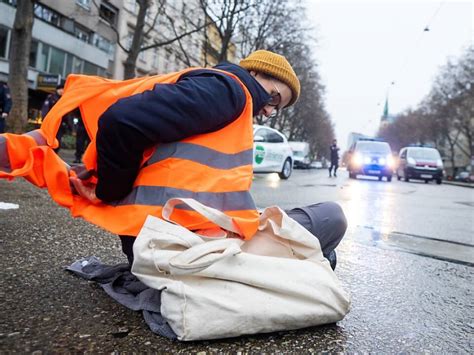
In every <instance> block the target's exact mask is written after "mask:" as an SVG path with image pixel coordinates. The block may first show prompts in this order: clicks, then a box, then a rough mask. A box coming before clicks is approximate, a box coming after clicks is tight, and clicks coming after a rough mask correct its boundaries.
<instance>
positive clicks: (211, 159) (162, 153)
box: [146, 142, 253, 169]
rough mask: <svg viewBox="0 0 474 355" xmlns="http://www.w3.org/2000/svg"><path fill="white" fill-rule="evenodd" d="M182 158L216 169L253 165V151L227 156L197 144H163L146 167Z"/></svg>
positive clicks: (248, 150)
mask: <svg viewBox="0 0 474 355" xmlns="http://www.w3.org/2000/svg"><path fill="white" fill-rule="evenodd" d="M171 157H175V158H181V159H187V160H192V161H195V162H197V163H201V164H205V165H208V166H211V167H213V168H216V169H232V168H235V167H238V166H242V165H247V164H252V158H253V149H247V150H245V151H243V152H239V153H234V154H225V153H221V152H218V151H215V150H213V149H210V148H207V147H202V146H199V145H196V144H190V143H183V142H176V143H168V144H162V145H160V146H159V147H157V149H156V150H155V152H154V153H153V155H152V156H151V158H150V159H149V160H148V161H147V162H146V165H151V164H153V163H157V162H159V161H161V160H165V159H167V158H171Z"/></svg>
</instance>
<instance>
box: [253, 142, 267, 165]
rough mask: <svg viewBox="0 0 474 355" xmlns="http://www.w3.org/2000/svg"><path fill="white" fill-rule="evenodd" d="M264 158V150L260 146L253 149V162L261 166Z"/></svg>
mask: <svg viewBox="0 0 474 355" xmlns="http://www.w3.org/2000/svg"><path fill="white" fill-rule="evenodd" d="M264 157H265V149H264V148H263V147H262V146H261V145H257V146H256V147H255V162H256V163H257V164H261V163H262V161H263V158H264Z"/></svg>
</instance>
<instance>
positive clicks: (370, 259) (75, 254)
mask: <svg viewBox="0 0 474 355" xmlns="http://www.w3.org/2000/svg"><path fill="white" fill-rule="evenodd" d="M313 173H314V172H308V173H304V174H301V173H295V175H294V176H292V177H291V178H290V180H288V181H287V182H281V181H280V182H273V181H271V180H270V181H269V182H267V181H266V180H265V179H263V178H256V180H255V182H254V188H253V189H254V191H255V192H257V193H256V198H257V201H260V202H261V203H262V204H263V203H265V204H267V201H265V198H267V196H272V197H273V199H274V201H275V200H276V201H277V202H278V203H280V202H281V203H282V204H283V205H284V204H285V203H286V204H287V205H290V204H291V203H294V202H295V199H298V198H299V195H300V194H301V195H302V196H310V195H311V193H313V194H316V195H319V196H320V198H330V197H331V196H332V195H331V194H332V193H334V191H351V189H353V191H352V192H351V194H352V195H351V196H352V197H351V198H348V200H347V201H346V200H344V201H342V200H341V204H343V207H344V208H345V211H346V214H347V215H348V218H349V220H350V221H353V220H354V216H359V215H358V214H357V213H359V212H361V211H357V209H356V208H354V205H351V201H353V200H354V198H355V197H354V196H356V195H354V193H355V192H357V191H359V192H361V191H362V192H364V190H363V188H364V186H369V185H368V183H367V184H366V183H365V182H364V181H362V182H360V184H359V182H352V183H351V184H352V185H347V183H346V182H345V181H343V182H338V181H336V180H331V182H330V183H327V182H325V180H323V179H322V178H321V177H320V176H319V175H317V174H316V175H311V174H313ZM326 180H327V179H326ZM310 182H311V183H310ZM272 184H275V185H272ZM278 184H281V185H278ZM277 185H278V186H277ZM324 185H327V186H324ZM394 186H395V187H397V188H398V187H401V188H406V189H411V190H413V189H414V188H418V189H419V190H418V192H417V193H418V194H419V195H420V194H422V193H425V191H426V194H427V195H430V196H431V195H433V193H432V192H431V190H432V189H433V191H434V189H437V188H438V187H439V186H435V185H429V186H425V185H424V184H418V185H416V184H408V185H388V184H387V183H385V184H383V183H380V184H379V183H378V182H375V184H374V185H370V188H375V190H374V191H376V192H377V191H378V192H377V193H378V194H379V195H380V196H392V195H390V194H392V192H389V194H388V195H387V193H382V191H379V190H380V189H389V188H394ZM405 186H407V187H405ZM341 187H344V188H343V189H341ZM444 189H447V190H446V193H447V194H448V195H449V194H453V193H458V192H456V191H457V190H453V189H460V188H459V187H455V186H446V187H444ZM268 191H270V193H271V194H272V195H270V193H269V192H268ZM309 191H312V192H311V193H309ZM354 191H355V192H354ZM400 191H401V194H400V196H402V197H403V196H405V197H406V196H408V197H410V196H412V195H410V194H408V192H407V191H406V190H403V189H402V190H400ZM436 191H441V190H436ZM443 191H444V190H443ZM371 193H373V191H367V192H366V193H365V192H364V193H363V194H362V196H368V195H369V194H371ZM458 194H459V193H458ZM460 195H462V194H460ZM283 196H285V197H283ZM310 197H311V196H310ZM405 197H403V198H405ZM284 198H286V199H287V200H284ZM291 198H293V200H291ZM302 198H303V197H302ZM308 198H309V197H308ZM410 198H411V197H410ZM413 198H414V196H413ZM456 199H458V200H460V199H459V198H458V197H456ZM0 202H4V203H12V204H18V205H19V208H17V209H3V210H2V209H0V246H1V247H0V248H1V250H2V258H1V259H0V280H1V283H0V286H1V287H0V289H1V291H0V296H1V297H0V298H1V302H2V319H1V322H0V353H35V354H42V353H66V352H67V353H71V352H89V353H122V352H123V353H129V352H133V353H137V352H139V353H141V352H160V353H168V352H172V353H189V352H192V353H200V354H205V353H222V352H236V353H242V352H250V353H262V352H265V353H275V352H276V353H288V352H291V353H301V352H305V353H340V352H349V353H354V352H361V353H366V352H374V353H395V352H396V353H408V352H410V353H411V352H416V353H427V352H428V353H472V349H473V348H474V340H473V336H472V335H473V333H474V312H473V311H474V305H473V299H474V298H473V289H472V281H473V277H474V269H473V268H472V267H471V266H469V265H465V264H462V263H457V262H450V261H447V260H439V259H436V258H431V257H423V256H420V255H417V254H415V253H410V252H401V251H400V250H397V249H396V248H391V247H380V245H379V244H374V242H373V241H374V239H369V238H368V237H369V236H370V237H373V236H374V234H373V231H372V230H371V229H369V228H364V226H363V225H361V224H356V223H352V222H351V223H352V226H351V227H350V228H349V230H348V232H347V235H346V237H345V239H344V241H343V242H342V244H341V245H340V246H339V248H338V260H339V261H338V266H337V268H336V273H337V275H338V277H339V278H340V280H341V282H342V283H343V285H344V287H345V288H346V289H347V290H348V291H349V292H350V294H351V297H352V309H351V312H350V313H349V314H348V315H347V317H346V318H345V319H344V320H342V321H340V322H338V323H337V324H331V325H326V326H321V327H313V328H306V329H301V330H296V331H288V332H278V333H271V334H260V335H253V336H242V337H238V338H232V339H223V340H215V341H202V342H188V343H183V342H173V341H170V340H168V339H165V338H162V337H160V336H157V335H155V334H153V333H152V332H151V331H150V330H149V329H148V328H147V326H146V324H145V322H144V321H143V318H142V316H141V314H140V313H137V312H133V311H130V310H128V309H126V308H125V307H123V306H121V305H119V304H117V303H115V302H114V301H113V300H112V299H110V298H109V297H108V296H107V295H106V294H105V292H104V291H103V290H102V289H101V288H100V287H99V286H98V285H97V284H95V283H93V282H88V281H85V280H83V279H79V278H77V277H75V276H73V275H71V274H70V273H68V272H66V271H65V270H64V268H65V267H66V266H68V265H70V264H71V263H72V262H74V261H75V260H77V259H79V258H81V257H85V256H90V255H95V256H98V257H100V258H101V260H102V261H103V262H105V263H110V264H115V263H119V262H124V261H125V258H124V256H123V255H122V253H121V250H120V245H119V241H118V238H117V237H116V236H114V235H111V234H110V233H107V232H105V231H103V230H101V229H99V228H96V227H94V226H92V225H90V224H88V223H86V222H85V221H83V220H80V219H73V218H71V217H70V215H69V214H68V211H67V210H65V209H63V208H60V207H58V206H57V205H56V204H55V203H54V202H52V201H51V199H50V197H49V196H48V194H47V191H45V190H40V189H38V188H35V187H34V186H32V185H30V184H29V183H27V182H26V181H23V180H15V181H13V182H8V181H3V180H1V181H0ZM395 202H396V201H395ZM395 205H396V204H395ZM434 208H435V209H436V207H434ZM469 208H470V207H469V206H466V205H459V209H458V210H457V212H456V213H457V214H458V215H459V214H463V213H466V212H465V211H471V210H469ZM362 209H364V206H362ZM373 209H374V212H373V213H374V216H375V218H376V219H377V218H379V217H377V216H378V214H377V213H378V212H377V211H380V210H382V209H381V208H380V206H379V205H377V203H375V204H374V208H373ZM367 212H371V213H372V211H367ZM467 213H469V212H467ZM416 216H417V215H416V214H415V217H416ZM357 218H359V217H357ZM367 218H368V219H370V218H369V217H367ZM448 218H451V217H449V216H448ZM364 219H365V217H364ZM451 219H452V218H451ZM436 228H438V229H439V228H440V227H439V226H437V227H436ZM376 230H379V229H376ZM400 231H401V232H403V231H405V230H404V229H400ZM364 233H367V235H366V236H367V238H365V241H364ZM433 233H434V232H433ZM413 234H415V233H413ZM361 235H362V237H361ZM380 236H381V235H380V234H379V237H380ZM454 237H456V238H464V237H465V230H464V229H462V230H459V236H458V235H456V234H455V235H454ZM381 238H382V239H383V238H384V237H383V235H382V237H381ZM367 240H368V242H367ZM211 316H212V315H211ZM203 322H205V320H203Z"/></svg>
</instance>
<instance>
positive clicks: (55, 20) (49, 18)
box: [34, 3, 61, 27]
mask: <svg viewBox="0 0 474 355" xmlns="http://www.w3.org/2000/svg"><path fill="white" fill-rule="evenodd" d="M34 12H35V16H36V17H38V18H39V19H42V20H44V21H46V22H49V23H50V24H52V25H54V26H57V27H60V25H61V16H60V15H59V14H58V13H57V12H55V11H53V10H50V9H48V8H47V7H44V6H43V5H40V4H38V3H36V4H35V9H34Z"/></svg>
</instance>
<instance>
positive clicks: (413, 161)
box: [407, 157, 416, 165]
mask: <svg viewBox="0 0 474 355" xmlns="http://www.w3.org/2000/svg"><path fill="white" fill-rule="evenodd" d="M407 163H408V164H410V165H416V160H415V159H413V158H412V157H408V158H407Z"/></svg>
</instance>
